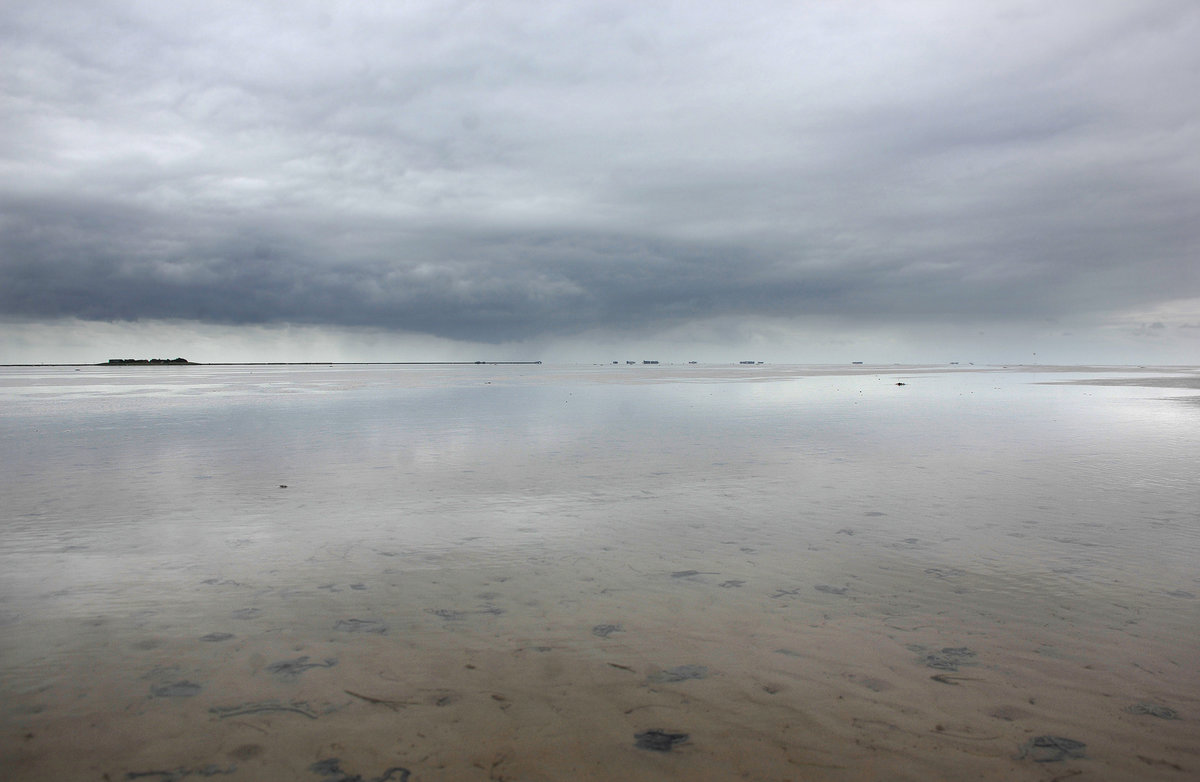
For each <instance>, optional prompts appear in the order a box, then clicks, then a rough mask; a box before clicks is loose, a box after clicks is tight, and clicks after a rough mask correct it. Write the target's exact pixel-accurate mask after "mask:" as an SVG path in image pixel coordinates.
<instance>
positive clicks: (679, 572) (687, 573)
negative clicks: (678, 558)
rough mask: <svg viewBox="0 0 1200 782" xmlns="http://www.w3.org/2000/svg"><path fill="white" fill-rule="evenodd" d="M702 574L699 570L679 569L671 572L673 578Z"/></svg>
mask: <svg viewBox="0 0 1200 782" xmlns="http://www.w3.org/2000/svg"><path fill="white" fill-rule="evenodd" d="M698 575H700V571H699V570H677V571H675V572H674V573H672V574H671V578H687V577H688V576H698Z"/></svg>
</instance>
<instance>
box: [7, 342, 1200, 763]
mask: <svg viewBox="0 0 1200 782" xmlns="http://www.w3.org/2000/svg"><path fill="white" fill-rule="evenodd" d="M1198 377H1200V375H1198V374H1197V372H1196V371H1191V372H1184V371H1181V370H1179V369H1174V370H1158V371H1150V370H1141V371H1133V370H1127V371H1120V370H1112V369H1109V370H1102V369H1076V370H1072V369H1069V368H1059V369H1049V368H1039V369H1038V370H1037V371H1033V370H1032V369H1031V368H1022V369H1014V370H1000V369H987V370H981V369H977V368H965V367H956V368H953V369H952V370H950V369H947V368H945V367H943V368H895V367H891V368H874V367H855V368H854V371H850V370H849V369H848V368H820V367H775V366H753V367H740V366H739V367H717V366H690V367H671V366H658V367H643V366H635V367H626V366H618V367H551V366H536V367H535V366H521V367H495V366H466V367H440V368H437V367H384V366H375V367H353V366H339V367H265V366H257V367H211V366H209V367H126V368H104V367H95V368H91V367H89V368H82V369H79V370H75V369H73V368H36V369H35V368H8V369H0V460H2V464H3V467H4V469H3V470H2V471H0V498H2V500H3V505H2V507H0V536H2V537H0V727H2V729H3V732H2V733H0V741H2V747H0V769H3V774H0V776H3V777H4V778H5V779H29V780H35V779H48V778H62V779H111V780H117V779H127V778H145V779H183V778H187V777H194V778H203V777H205V776H217V777H219V778H222V779H229V780H272V779H281V780H283V779H314V780H337V779H350V778H357V777H355V775H361V778H362V779H364V780H368V779H396V780H399V779H403V778H411V779H413V780H433V779H480V780H485V779H523V780H556V779H621V780H630V779H634V780H636V779H646V780H649V779H667V778H678V779H732V778H749V779H896V780H903V779H913V780H917V779H921V780H928V779H951V778H963V777H978V778H984V779H1050V778H1053V777H1056V776H1057V775H1064V774H1065V775H1067V776H1076V777H1077V778H1079V779H1160V778H1161V779H1182V778H1186V777H1187V776H1188V775H1190V774H1200V725H1198V720H1200V671H1198V667H1200V598H1198V597H1197V595H1200V481H1198V480H1197V476H1198V470H1197V467H1196V463H1197V459H1196V457H1197V454H1200V401H1198V400H1200V383H1198V382H1197V378H1198ZM1097 379H1100V380H1108V381H1113V382H1117V383H1118V384H1115V385H1102V384H1091V383H1089V384H1083V383H1079V382H1078V381H1081V380H1097ZM898 383H903V384H904V385H898ZM639 736H640V737H641V738H638V737H639ZM684 736H686V738H683V737H684ZM1044 737H1054V738H1053V739H1046V738H1044ZM1068 740H1069V741H1068ZM1075 742H1078V743H1079V744H1081V745H1083V746H1076V744H1075ZM639 743H640V744H641V746H639ZM335 759H336V760H335ZM139 775H141V776H139ZM405 775H408V776H407V777H406V776H405Z"/></svg>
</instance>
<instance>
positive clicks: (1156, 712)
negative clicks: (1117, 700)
mask: <svg viewBox="0 0 1200 782" xmlns="http://www.w3.org/2000/svg"><path fill="white" fill-rule="evenodd" d="M1125 711H1127V712H1129V713H1130V714H1147V715H1149V716H1151V717H1158V718H1159V719H1160V720H1177V719H1179V712H1177V711H1175V710H1174V709H1172V708H1171V707H1169V706H1159V705H1158V704H1157V703H1146V702H1145V701H1143V702H1141V703H1135V704H1133V705H1132V706H1126V707H1125Z"/></svg>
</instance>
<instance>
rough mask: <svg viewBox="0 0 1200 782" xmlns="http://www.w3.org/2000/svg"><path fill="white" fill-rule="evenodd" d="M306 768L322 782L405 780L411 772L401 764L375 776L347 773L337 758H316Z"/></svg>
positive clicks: (403, 781)
mask: <svg viewBox="0 0 1200 782" xmlns="http://www.w3.org/2000/svg"><path fill="white" fill-rule="evenodd" d="M308 770H309V771H311V772H312V773H314V774H317V775H318V776H320V777H322V778H323V779H324V782H389V780H394V781H395V782H407V780H408V778H409V776H411V775H412V772H411V771H409V770H408V769H406V768H403V767H402V766H392V767H391V768H389V769H388V770H387V771H384V772H383V773H382V774H380V775H379V776H377V777H370V778H367V777H364V776H363V775H362V774H348V773H346V772H345V771H343V770H342V761H341V760H340V759H339V758H325V759H324V760H318V761H317V762H316V763H313V764H312V765H311V766H309V767H308Z"/></svg>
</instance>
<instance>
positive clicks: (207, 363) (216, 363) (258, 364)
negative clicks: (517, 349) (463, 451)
mask: <svg viewBox="0 0 1200 782" xmlns="http://www.w3.org/2000/svg"><path fill="white" fill-rule="evenodd" d="M541 363H542V362H541V361H186V362H184V361H154V362H151V361H120V362H108V361H104V362H101V363H99V364H0V367H334V366H338V367H344V366H356V367H363V366H401V367H430V366H496V365H505V366H512V365H525V366H530V365H537V364H541Z"/></svg>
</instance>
